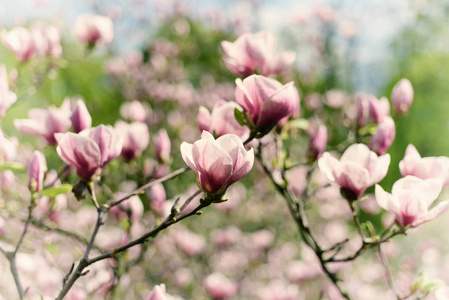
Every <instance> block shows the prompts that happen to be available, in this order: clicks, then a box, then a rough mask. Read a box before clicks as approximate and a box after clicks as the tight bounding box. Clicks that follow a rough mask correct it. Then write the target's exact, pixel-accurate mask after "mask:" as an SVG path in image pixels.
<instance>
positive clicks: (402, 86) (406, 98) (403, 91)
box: [391, 78, 414, 114]
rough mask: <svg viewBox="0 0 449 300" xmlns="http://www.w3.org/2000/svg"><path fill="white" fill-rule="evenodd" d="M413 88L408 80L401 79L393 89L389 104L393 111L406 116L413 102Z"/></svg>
mask: <svg viewBox="0 0 449 300" xmlns="http://www.w3.org/2000/svg"><path fill="white" fill-rule="evenodd" d="M413 96H414V91H413V86H412V84H411V82H410V81H409V80H408V79H405V78H402V79H401V80H399V82H398V83H396V85H395V86H394V87H393V91H392V92H391V102H392V103H393V109H394V110H395V111H396V112H397V113H399V114H406V113H407V112H408V111H409V109H410V106H411V105H412V102H413Z"/></svg>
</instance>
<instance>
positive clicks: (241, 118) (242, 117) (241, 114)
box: [234, 108, 246, 126]
mask: <svg viewBox="0 0 449 300" xmlns="http://www.w3.org/2000/svg"><path fill="white" fill-rule="evenodd" d="M234 117H235V119H236V120H237V122H238V123H239V124H240V125H242V126H245V125H246V117H245V113H244V112H243V111H240V110H238V109H237V108H234Z"/></svg>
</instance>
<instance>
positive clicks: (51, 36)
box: [31, 22, 62, 57]
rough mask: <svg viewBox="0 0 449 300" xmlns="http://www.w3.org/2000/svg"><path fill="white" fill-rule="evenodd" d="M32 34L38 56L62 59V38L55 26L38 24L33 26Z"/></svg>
mask: <svg viewBox="0 0 449 300" xmlns="http://www.w3.org/2000/svg"><path fill="white" fill-rule="evenodd" d="M31 34H32V37H33V40H34V46H35V52H36V54H37V55H38V56H46V55H50V56H53V57H61V55H62V46H61V37H60V34H59V31H58V29H57V28H56V27H55V26H51V25H45V24H44V23H42V22H36V23H34V24H33V26H31Z"/></svg>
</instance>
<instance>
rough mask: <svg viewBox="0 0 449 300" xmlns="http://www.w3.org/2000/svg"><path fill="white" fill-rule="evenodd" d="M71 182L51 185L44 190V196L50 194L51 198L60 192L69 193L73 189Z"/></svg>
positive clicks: (42, 193)
mask: <svg viewBox="0 0 449 300" xmlns="http://www.w3.org/2000/svg"><path fill="white" fill-rule="evenodd" d="M72 188H73V187H72V185H71V184H61V185H60V186H55V187H49V188H47V189H45V190H42V192H41V195H42V196H48V197H50V198H54V197H56V196H58V195H60V194H64V193H67V192H69V191H71V190H72Z"/></svg>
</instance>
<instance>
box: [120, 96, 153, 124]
mask: <svg viewBox="0 0 449 300" xmlns="http://www.w3.org/2000/svg"><path fill="white" fill-rule="evenodd" d="M147 109H148V108H146V107H145V106H143V104H142V103H140V102H139V101H137V100H134V101H131V102H127V103H124V104H122V106H121V107H120V115H121V116H122V118H124V119H126V120H130V121H136V122H145V120H146V118H147Z"/></svg>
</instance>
